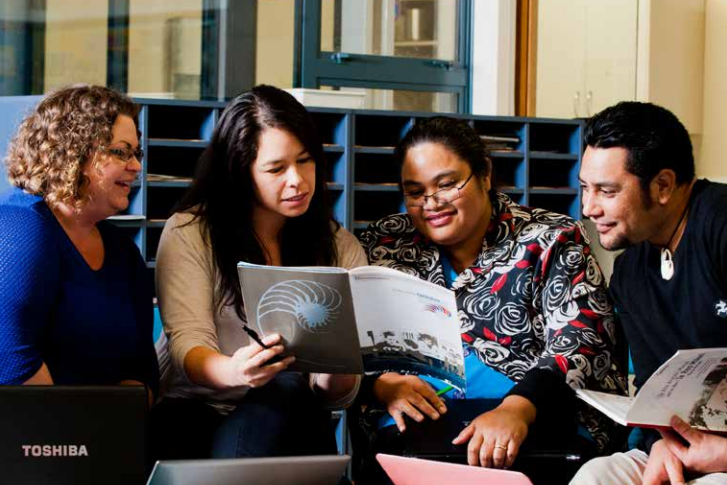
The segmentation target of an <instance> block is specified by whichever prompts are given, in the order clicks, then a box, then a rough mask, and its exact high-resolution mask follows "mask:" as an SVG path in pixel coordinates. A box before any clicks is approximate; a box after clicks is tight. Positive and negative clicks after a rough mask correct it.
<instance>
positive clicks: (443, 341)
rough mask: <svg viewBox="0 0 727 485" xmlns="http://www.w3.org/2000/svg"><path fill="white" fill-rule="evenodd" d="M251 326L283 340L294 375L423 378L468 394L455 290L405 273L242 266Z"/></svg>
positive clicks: (374, 268)
mask: <svg viewBox="0 0 727 485" xmlns="http://www.w3.org/2000/svg"><path fill="white" fill-rule="evenodd" d="M237 270H238V273H239V275H240V285H241V287H242V298H243V301H244V304H245V313H246V314H247V320H248V325H249V326H250V327H251V328H253V329H254V330H255V331H256V332H257V333H258V334H259V335H260V336H261V337H262V336H265V335H269V334H272V333H278V334H280V335H281V336H282V337H283V342H284V345H285V348H286V353H290V354H293V355H295V358H296V360H295V362H294V363H293V364H292V365H291V366H290V367H289V369H291V370H298V371H304V372H325V373H339V374H356V373H362V372H364V371H366V372H388V371H395V372H400V373H403V374H422V375H428V376H431V377H434V378H437V379H440V380H442V381H444V382H447V383H448V384H450V385H452V386H454V387H457V388H458V389H464V386H465V377H464V356H463V353H462V341H461V337H460V324H459V318H458V317H457V305H456V301H455V297H454V293H453V292H452V291H451V290H448V289H446V288H443V287H441V286H438V285H435V284H433V283H430V282H428V281H424V280H421V279H419V278H416V277H414V276H411V275H407V274H405V273H402V272H400V271H395V270H392V269H388V268H382V267H377V266H363V267H360V268H355V269H352V270H350V271H348V270H345V269H343V268H334V267H280V266H259V265H254V264H248V263H239V264H238V266H237Z"/></svg>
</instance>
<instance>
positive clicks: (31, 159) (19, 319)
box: [0, 86, 159, 389]
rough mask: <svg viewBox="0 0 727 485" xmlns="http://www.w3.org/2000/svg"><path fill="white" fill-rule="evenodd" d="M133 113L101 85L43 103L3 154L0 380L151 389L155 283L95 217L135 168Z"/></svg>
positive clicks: (119, 197) (119, 196)
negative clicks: (5, 173) (5, 174)
mask: <svg viewBox="0 0 727 485" xmlns="http://www.w3.org/2000/svg"><path fill="white" fill-rule="evenodd" d="M137 113H138V108H137V106H135V105H134V104H133V103H132V102H131V100H130V99H129V98H127V97H126V96H123V95H121V94H119V93H116V92H114V91H112V90H110V89H107V88H105V87H99V86H74V87H70V88H66V89H61V90H59V91H56V92H54V93H52V94H50V95H48V96H46V97H45V98H44V99H43V100H41V101H40V103H39V104H38V106H37V107H36V108H35V110H34V111H33V112H32V113H31V114H30V115H29V116H28V117H27V118H25V120H24V121H23V122H22V124H21V125H20V128H19V130H18V133H17V134H16V136H15V137H14V139H13V140H12V141H11V144H10V147H9V150H8V154H7V158H6V160H5V162H6V165H7V170H8V176H9V179H10V182H11V183H12V185H13V186H14V187H13V188H12V189H11V190H10V191H8V192H7V193H5V194H3V195H2V196H1V197H0V268H1V270H0V384H80V385H83V384H129V385H134V384H144V385H147V386H149V387H150V388H151V389H156V388H157V385H158V373H159V371H158V365H157V359H156V353H155V352H154V347H153V342H152V324H153V309H152V292H151V290H152V286H151V281H150V280H149V278H148V274H147V272H146V268H145V265H144V262H143V261H142V259H141V255H140V254H139V251H138V249H137V248H136V246H135V245H134V243H133V241H131V239H129V238H128V237H127V236H126V235H125V234H123V233H121V232H120V231H119V230H118V229H116V228H115V226H113V225H112V224H110V223H108V222H106V221H104V219H106V218H107V217H109V216H112V215H114V214H116V213H117V212H119V211H122V210H124V209H126V208H127V206H128V205H129V192H130V190H131V185H132V182H134V180H135V179H136V177H137V175H138V173H139V171H140V169H141V164H140V162H141V158H142V152H141V150H140V149H139V139H138V136H137V129H136V126H137V122H136V118H137Z"/></svg>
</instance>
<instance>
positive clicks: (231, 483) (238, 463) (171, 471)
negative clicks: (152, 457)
mask: <svg viewBox="0 0 727 485" xmlns="http://www.w3.org/2000/svg"><path fill="white" fill-rule="evenodd" d="M349 460H350V457H349V456H347V455H330V456H294V457H273V458H238V459H226V460H180V461H159V462H157V464H156V466H155V467H154V471H153V472H152V474H151V477H149V482H148V484H147V485H281V484H287V483H294V484H295V485H337V484H338V482H339V481H340V480H341V477H342V476H343V472H344V470H345V468H346V465H347V464H348V462H349Z"/></svg>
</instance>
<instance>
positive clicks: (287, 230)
mask: <svg viewBox="0 0 727 485" xmlns="http://www.w3.org/2000/svg"><path fill="white" fill-rule="evenodd" d="M267 128H278V129H281V130H285V131H287V132H289V133H290V134H292V135H293V136H295V137H296V138H297V139H298V140H300V142H301V143H302V144H303V146H304V147H305V149H306V150H307V151H308V153H309V154H310V155H311V157H313V160H315V163H316V173H315V177H316V178H315V180H316V188H315V192H314V193H313V198H312V199H311V203H310V206H309V208H308V210H307V211H306V212H305V214H303V215H301V216H300V217H296V218H291V219H288V220H287V221H286V223H285V227H284V228H283V233H282V242H281V257H282V261H283V264H285V265H287V266H304V265H335V264H336V262H337V259H338V256H337V253H336V246H335V233H336V231H337V230H338V227H339V226H338V223H336V222H335V220H334V219H333V213H332V209H331V204H330V203H329V201H328V193H327V191H326V166H325V165H326V157H325V154H324V152H323V145H322V144H321V141H320V138H319V136H318V133H317V131H316V129H315V126H314V124H313V119H312V118H311V116H310V114H309V113H308V111H306V109H305V108H304V107H303V105H301V104H300V103H299V102H298V101H297V100H296V99H295V98H294V97H293V96H291V95H290V94H288V93H286V92H285V91H283V90H281V89H278V88H275V87H273V86H266V85H260V86H257V87H255V88H253V89H252V90H251V91H248V92H246V93H243V94H241V95H239V96H237V97H236V98H235V99H233V100H232V101H231V102H230V104H229V105H228V106H227V108H225V110H224V112H223V113H222V116H221V117H220V120H219V122H218V123H217V125H216V126H215V129H214V132H213V133H212V139H211V140H210V143H209V145H208V146H207V148H206V149H205V151H204V152H203V153H202V156H201V157H200V161H199V166H198V169H197V174H196V176H195V179H194V182H193V183H192V186H191V187H190V189H189V191H188V192H187V193H186V194H185V195H184V197H183V198H182V200H181V201H180V202H179V203H178V204H177V206H176V207H175V208H174V212H191V213H193V214H194V219H192V221H195V220H197V219H199V220H200V221H201V223H202V224H201V226H200V227H201V230H202V231H203V236H205V237H206V238H207V239H208V240H209V242H210V244H211V247H212V254H213V256H214V260H215V264H216V265H217V269H218V270H219V272H220V276H221V291H220V292H219V295H218V298H217V301H215V302H214V303H215V306H216V307H218V306H220V305H229V304H234V305H235V308H236V310H237V313H238V315H239V316H240V318H242V316H243V315H242V293H241V291H240V282H239V278H238V276H237V263H238V261H246V262H249V263H256V264H265V263H266V261H265V254H266V250H265V248H264V247H263V245H262V243H261V242H260V239H259V238H258V236H257V235H256V234H255V230H254V228H253V220H252V213H253V208H254V206H255V203H256V201H255V191H254V190H253V180H252V174H251V172H250V170H251V165H252V164H253V162H254V161H255V159H256V158H257V152H258V146H259V140H260V134H261V133H262V132H263V130H265V129H267Z"/></svg>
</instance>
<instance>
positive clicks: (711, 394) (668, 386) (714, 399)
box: [576, 348, 727, 432]
mask: <svg viewBox="0 0 727 485" xmlns="http://www.w3.org/2000/svg"><path fill="white" fill-rule="evenodd" d="M576 395H577V396H578V397H579V398H580V399H582V400H583V401H585V402H587V403H588V404H590V405H591V406H593V407H594V408H596V409H598V410H599V411H601V412H602V413H603V414H605V415H606V416H608V417H609V418H611V419H613V420H614V421H616V422H617V423H619V424H622V425H624V426H640V427H643V428H668V427H669V420H670V419H671V417H672V416H674V415H676V416H679V417H680V418H682V419H683V420H684V421H686V422H687V423H689V424H690V425H691V426H692V427H694V428H697V429H701V430H705V431H717V432H727V348H712V349H690V350H679V351H678V352H677V353H676V354H674V355H673V356H672V358H671V359H669V360H668V361H666V362H665V363H664V364H663V365H662V366H661V367H659V369H658V370H657V371H656V372H654V374H653V375H652V376H651V377H650V378H649V379H648V380H647V381H646V382H645V383H644V385H643V386H641V389H640V390H639V392H638V394H637V395H636V396H635V397H624V396H616V395H613V394H606V393H603V392H597V391H588V390H585V389H579V390H577V391H576Z"/></svg>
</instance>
